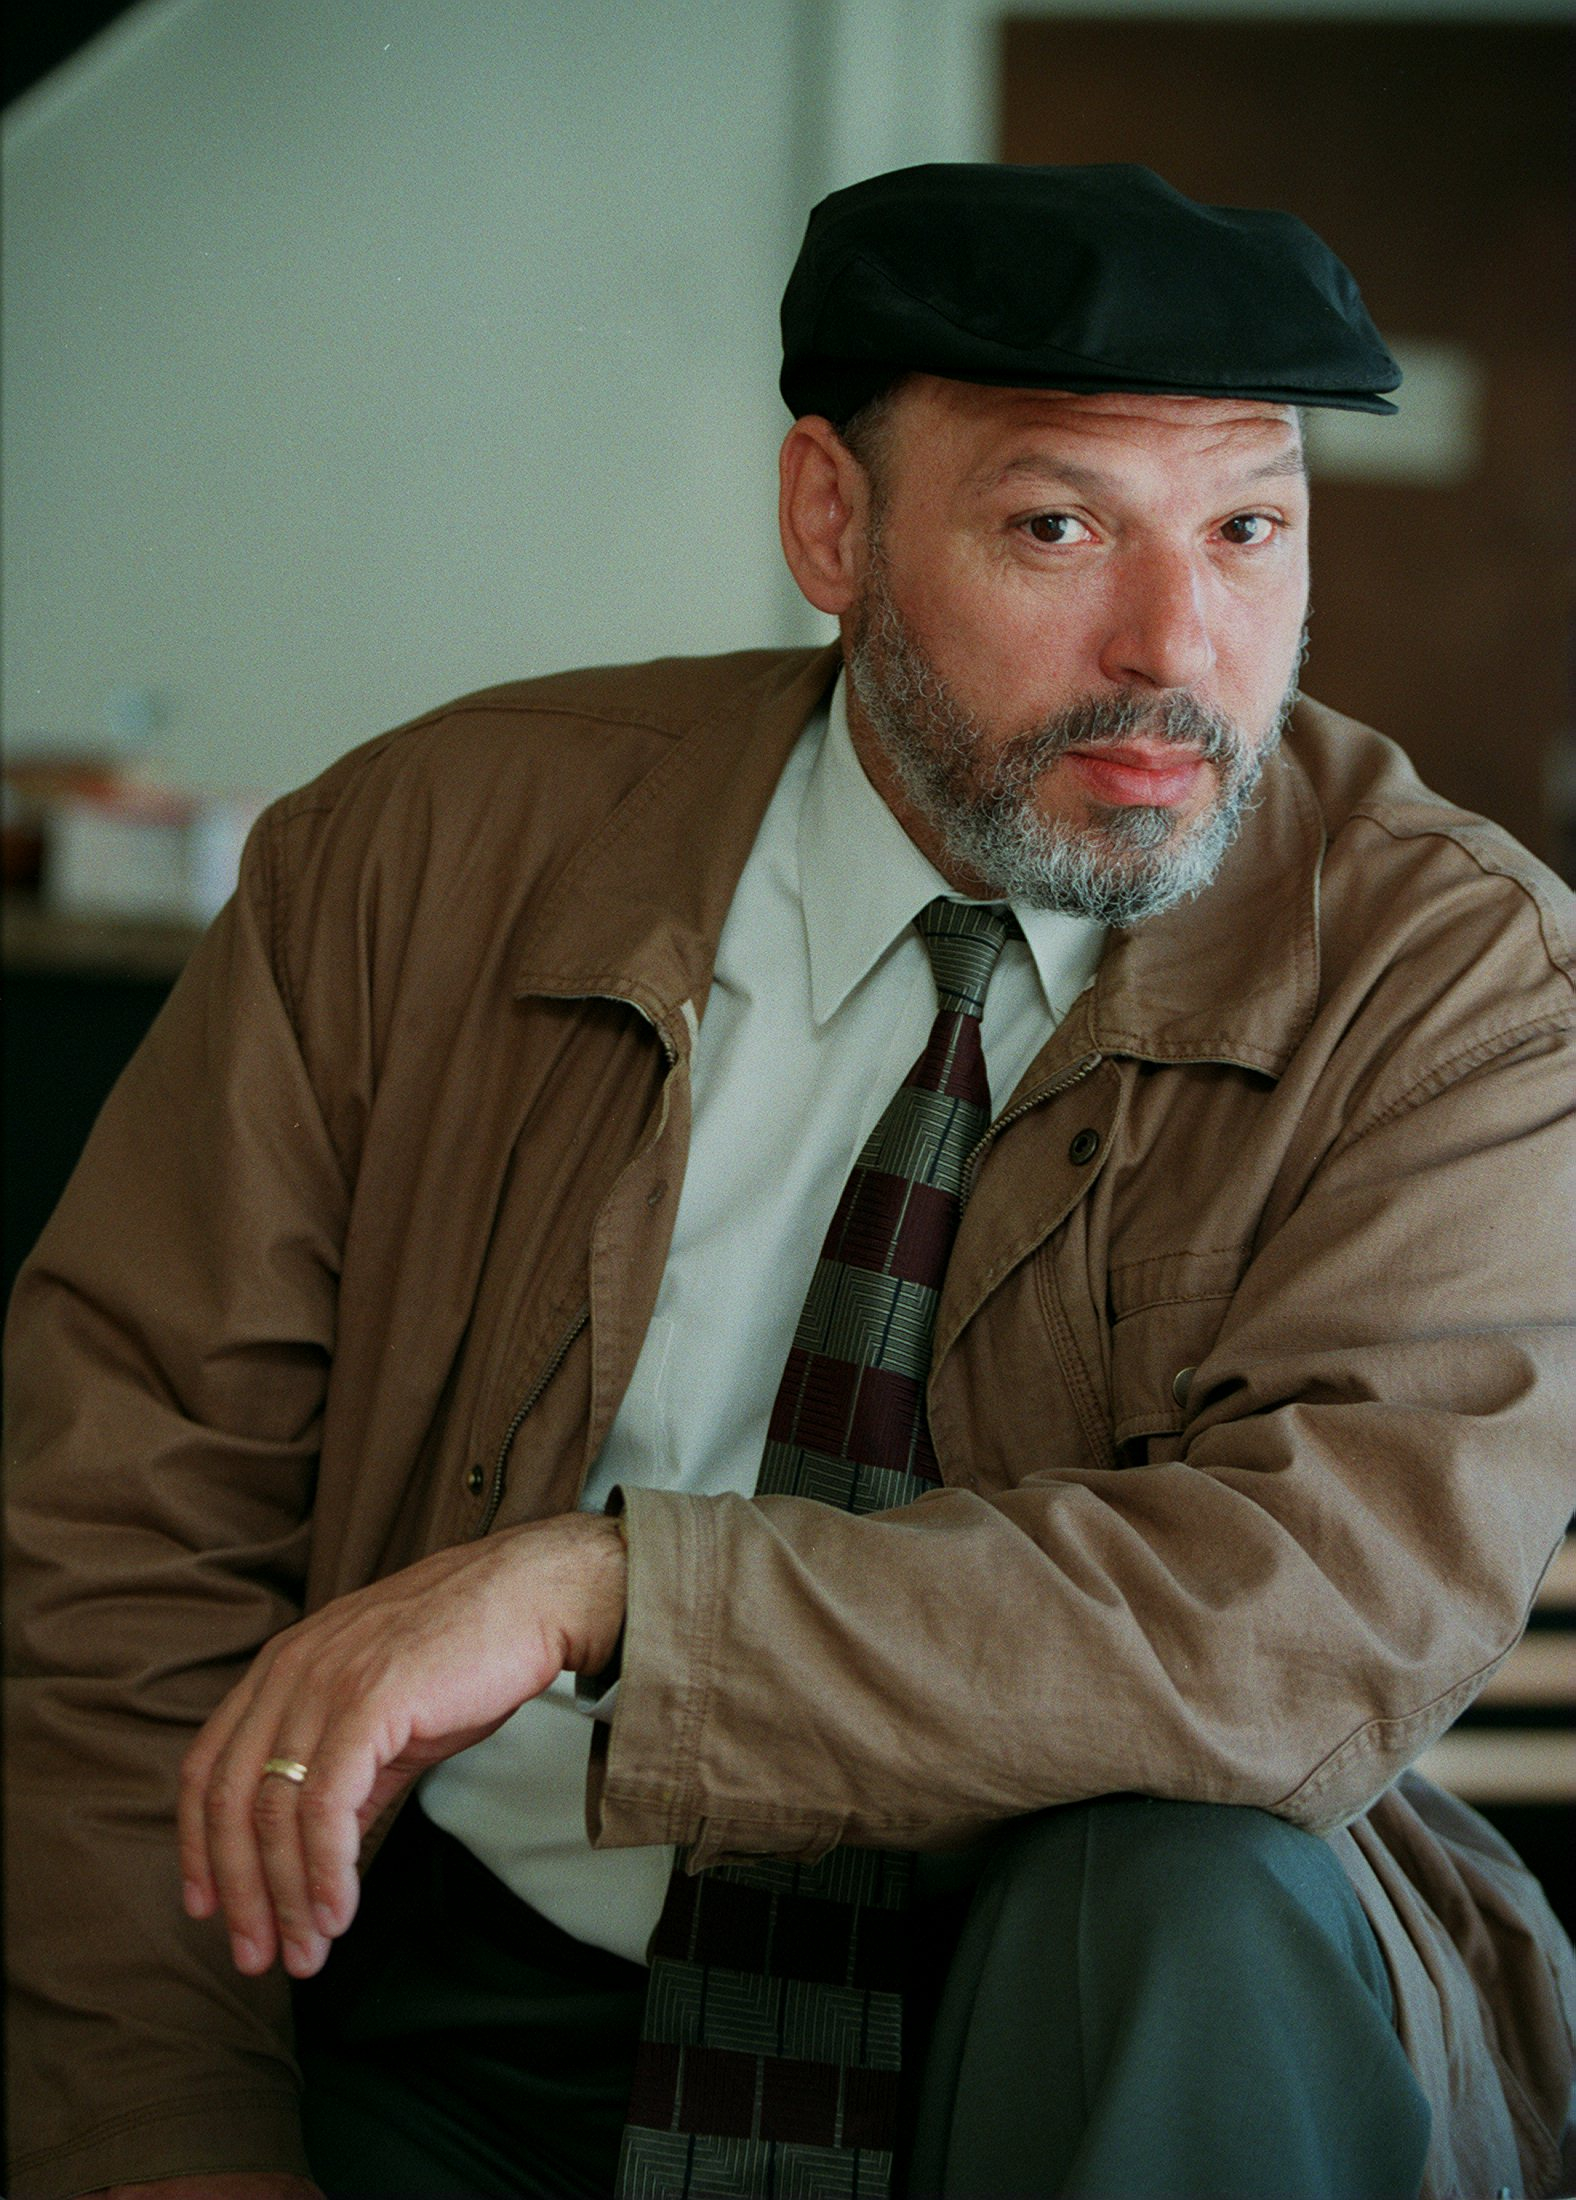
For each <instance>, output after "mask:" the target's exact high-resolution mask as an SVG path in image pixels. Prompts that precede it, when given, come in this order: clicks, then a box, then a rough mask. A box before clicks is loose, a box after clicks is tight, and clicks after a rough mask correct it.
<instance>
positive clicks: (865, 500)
mask: <svg viewBox="0 0 1576 2200" xmlns="http://www.w3.org/2000/svg"><path fill="white" fill-rule="evenodd" d="M778 473H779V475H780V478H781V491H780V494H779V497H778V504H777V515H778V524H779V526H780V527H781V529H782V538H783V556H784V557H785V558H786V559H787V560H788V570H789V571H790V572H791V573H792V575H793V577H794V579H795V580H796V581H797V582H798V583H799V586H800V589H801V590H802V591H803V593H804V594H805V595H806V596H807V597H808V598H809V600H810V602H811V603H813V604H814V606H815V608H816V610H817V611H827V612H830V613H831V615H832V617H833V618H834V619H835V618H841V616H842V614H843V613H844V612H845V611H847V610H849V609H850V607H851V606H852V605H853V604H854V603H855V602H856V601H857V600H858V596H859V591H860V588H861V586H862V585H863V581H864V574H865V558H866V550H867V546H868V542H869V524H870V484H869V481H868V480H867V478H866V475H865V470H864V468H863V467H862V466H861V465H860V463H859V461H858V459H857V458H855V456H854V454H853V452H852V451H851V450H850V449H849V448H848V445H847V444H846V443H845V442H844V441H843V439H842V437H841V436H840V435H839V434H838V432H837V430H836V429H835V428H834V427H833V426H832V423H831V422H830V421H829V420H823V419H822V418H821V416H820V414H819V413H808V414H806V416H805V417H804V419H802V420H796V421H795V422H794V424H793V426H792V427H791V428H790V429H789V430H788V433H787V435H786V436H785V437H784V439H783V447H782V453H781V456H780V458H779V460H778Z"/></svg>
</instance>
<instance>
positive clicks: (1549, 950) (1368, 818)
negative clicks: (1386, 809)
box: [1331, 801, 1576, 993]
mask: <svg viewBox="0 0 1576 2200" xmlns="http://www.w3.org/2000/svg"><path fill="white" fill-rule="evenodd" d="M1347 817H1348V821H1349V822H1351V821H1356V820H1359V819H1360V820H1361V821H1362V822H1364V823H1365V824H1369V825H1372V827H1373V828H1374V830H1375V832H1379V833H1383V834H1384V835H1385V837H1386V839H1388V840H1392V841H1395V842H1397V843H1401V842H1405V841H1410V840H1447V841H1449V843H1450V844H1451V846H1452V847H1453V848H1458V849H1459V850H1460V851H1461V853H1462V855H1464V856H1465V857H1466V859H1467V861H1468V862H1469V863H1471V864H1472V865H1473V866H1474V867H1475V868H1476V869H1477V870H1478V871H1479V872H1480V873H1481V874H1482V876H1483V877H1484V878H1494V879H1503V880H1504V882H1505V884H1506V885H1507V886H1513V887H1516V888H1517V889H1518V890H1519V891H1520V892H1521V893H1522V894H1523V895H1525V897H1526V899H1527V900H1528V901H1529V902H1530V903H1531V905H1532V908H1533V911H1534V913H1535V915H1536V918H1537V924H1538V935H1539V937H1540V938H1541V940H1542V942H1543V951H1544V953H1545V954H1546V955H1547V956H1548V959H1549V963H1550V965H1551V967H1552V968H1553V969H1554V970H1556V971H1558V973H1559V974H1560V976H1561V977H1562V978H1563V979H1564V980H1565V982H1566V984H1567V985H1568V986H1569V987H1570V988H1571V989H1572V991H1573V993H1576V968H1573V962H1572V951H1571V948H1570V946H1569V944H1568V942H1567V941H1566V939H1565V937H1564V933H1563V928H1562V927H1561V926H1560V924H1559V921H1558V917H1557V914H1556V910H1555V906H1554V902H1553V900H1552V898H1551V897H1550V896H1549V895H1548V894H1547V893H1545V892H1544V891H1543V890H1542V885H1541V881H1540V880H1539V879H1538V877H1537V875H1536V873H1535V872H1533V871H1527V870H1523V869H1521V868H1519V867H1517V866H1516V865H1513V864H1511V863H1508V862H1504V861H1496V860H1494V856H1493V854H1492V852H1491V851H1490V850H1489V849H1488V848H1486V847H1485V846H1484V845H1483V839H1484V834H1485V832H1488V831H1492V830H1494V828H1493V827H1492V824H1491V822H1490V821H1489V820H1487V819H1483V820H1480V821H1477V822H1464V823H1461V824H1455V823H1448V822H1446V821H1445V820H1444V819H1442V818H1433V819H1429V820H1427V821H1421V820H1420V821H1419V822H1418V823H1417V824H1415V825H1405V824H1403V823H1401V821H1400V820H1399V819H1397V818H1393V817H1386V816H1385V815H1384V814H1383V813H1382V812H1381V811H1380V810H1379V809H1378V808H1377V807H1375V805H1374V804H1373V803H1371V802H1367V801H1363V802H1358V803H1355V804H1354V805H1353V807H1352V808H1351V810H1350V811H1349V812H1348V813H1347ZM1331 837H1332V839H1333V838H1334V835H1333V834H1332V836H1331ZM1511 845H1512V846H1516V845H1517V844H1516V843H1514V842H1512V843H1511ZM1532 860H1533V861H1534V862H1536V859H1535V858H1533V859H1532Z"/></svg>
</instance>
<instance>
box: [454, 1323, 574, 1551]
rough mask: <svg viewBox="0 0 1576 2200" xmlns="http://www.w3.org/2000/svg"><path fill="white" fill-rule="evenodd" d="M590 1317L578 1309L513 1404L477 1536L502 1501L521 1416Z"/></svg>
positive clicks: (521, 1419) (544, 1385)
mask: <svg viewBox="0 0 1576 2200" xmlns="http://www.w3.org/2000/svg"><path fill="white" fill-rule="evenodd" d="M590 1319H591V1309H590V1307H589V1306H583V1307H582V1308H581V1309H580V1312H579V1313H578V1314H577V1315H576V1316H575V1319H574V1322H573V1324H572V1326H571V1327H570V1328H568V1329H566V1330H565V1331H564V1334H563V1335H562V1336H561V1337H560V1338H559V1340H558V1345H557V1348H556V1350H555V1351H554V1353H553V1356H552V1358H551V1359H550V1360H549V1361H548V1363H547V1365H546V1366H545V1367H544V1368H543V1370H542V1372H541V1374H540V1375H538V1376H537V1378H536V1381H535V1382H534V1383H533V1384H532V1385H531V1388H530V1390H529V1391H528V1392H527V1393H526V1396H525V1398H524V1399H523V1400H522V1401H521V1403H520V1404H519V1405H517V1406H516V1407H515V1409H514V1418H513V1419H512V1420H511V1421H510V1423H509V1426H508V1427H507V1428H506V1429H505V1430H504V1432H503V1441H502V1442H501V1443H500V1444H499V1446H498V1456H497V1458H496V1459H495V1460H494V1461H493V1471H492V1488H491V1489H490V1490H489V1491H488V1492H487V1509H486V1511H485V1512H484V1513H483V1514H482V1517H481V1521H480V1523H479V1524H478V1526H477V1529H476V1533H477V1534H478V1535H479V1536H482V1535H485V1534H486V1533H487V1531H488V1529H489V1528H490V1527H491V1526H492V1524H493V1522H494V1521H495V1520H496V1519H497V1517H498V1507H499V1506H500V1505H501V1504H502V1503H503V1486H504V1480H505V1477H506V1475H507V1473H508V1469H509V1452H510V1450H511V1448H512V1446H513V1444H514V1440H515V1437H516V1436H517V1435H518V1433H519V1429H520V1423H521V1422H522V1421H523V1420H524V1419H525V1417H526V1415H527V1414H528V1413H529V1412H530V1410H531V1408H532V1407H533V1406H534V1405H535V1404H536V1401H537V1399H538V1398H540V1397H541V1395H542V1392H543V1391H544V1390H545V1389H546V1388H547V1386H548V1384H549V1383H550V1382H551V1381H552V1379H553V1377H554V1376H555V1375H556V1374H557V1373H558V1370H559V1369H560V1367H562V1365H563V1363H564V1359H565V1356H566V1355H567V1353H568V1351H569V1347H570V1346H571V1345H572V1344H573V1343H574V1341H575V1339H576V1337H578V1336H579V1334H580V1332H581V1330H582V1329H584V1327H585V1325H586V1323H587V1322H588V1321H589V1320H590Z"/></svg>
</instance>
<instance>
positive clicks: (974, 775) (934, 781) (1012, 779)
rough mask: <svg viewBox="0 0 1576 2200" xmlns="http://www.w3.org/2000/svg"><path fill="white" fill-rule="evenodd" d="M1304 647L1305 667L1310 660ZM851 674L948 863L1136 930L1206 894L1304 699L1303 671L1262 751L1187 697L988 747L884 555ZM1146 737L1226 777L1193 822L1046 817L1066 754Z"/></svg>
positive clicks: (1110, 708)
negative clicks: (1045, 790)
mask: <svg viewBox="0 0 1576 2200" xmlns="http://www.w3.org/2000/svg"><path fill="white" fill-rule="evenodd" d="M1301 661H1302V659H1301V652H1299V655H1298V661H1297V669H1300V666H1301ZM848 671H849V679H850V682H851V684H852V686H853V690H854V693H855V695H856V696H857V697H858V698H859V703H860V707H861V709H862V710H863V711H864V714H865V717H866V719H867V720H868V722H869V724H870V727H871V730H872V731H873V733H874V734H875V736H876V739H877V740H878V741H879V742H880V744H881V748H882V751H883V753H884V754H885V756H886V758H887V760H888V762H889V763H890V764H891V766H892V769H893V772H894V773H895V775H896V778H897V781H898V784H899V786H900V787H901V788H902V790H903V792H904V794H905V795H906V796H907V797H908V799H909V801H910V802H911V803H912V804H913V806H914V808H915V809H916V810H917V811H918V813H919V815H920V816H921V817H922V818H923V819H924V820H925V822H926V824H927V825H929V826H930V827H931V829H932V831H933V832H934V833H935V834H936V835H937V837H938V838H939V840H940V842H941V849H942V853H943V855H944V857H945V858H946V860H947V863H948V865H949V867H951V868H955V869H958V870H960V871H965V872H968V873H971V874H972V875H973V876H974V877H975V878H977V879H978V880H980V881H981V883H982V884H983V886H984V887H985V890H986V892H987V893H988V894H989V895H991V896H995V897H999V898H1000V899H1002V900H1003V901H1016V902H1020V903H1022V904H1023V905H1024V906H1025V907H1027V908H1032V909H1055V910H1059V911H1060V912H1061V913H1062V914H1063V915H1065V916H1070V917H1087V918H1090V919H1092V920H1093V921H1094V922H1095V923H1096V924H1104V925H1112V926H1128V925H1134V924H1138V923H1141V922H1142V921H1143V919H1145V918H1146V917H1153V916H1157V915H1158V914H1159V913H1160V911H1161V910H1163V909H1170V908H1172V907H1173V906H1174V905H1175V904H1176V903H1177V902H1179V901H1183V900H1186V899H1187V898H1188V897H1189V896H1190V895H1193V894H1197V893H1199V892H1200V891H1201V890H1202V889H1203V888H1204V887H1206V886H1207V885H1208V884H1209V883H1210V881H1211V879H1213V877H1214V876H1215V873H1216V872H1217V871H1218V870H1219V868H1220V863H1221V858H1222V857H1223V856H1224V855H1225V853H1226V850H1227V849H1228V848H1229V847H1230V846H1231V843H1232V841H1233V840H1234V839H1235V838H1236V836H1237V833H1238V831H1239V829H1240V827H1241V824H1242V820H1243V818H1244V817H1245V816H1246V815H1247V813H1248V811H1249V809H1250V808H1251V807H1252V801H1253V796H1254V792H1255V789H1256V788H1257V786H1258V783H1259V779H1260V776H1261V774H1262V772H1263V769H1264V765H1265V763H1266V761H1267V759H1268V758H1269V757H1270V755H1271V754H1272V753H1273V751H1274V749H1275V746H1276V743H1277V742H1278V741H1279V740H1280V736H1281V732H1282V729H1283V727H1284V726H1285V723H1286V720H1287V718H1288V717H1289V716H1290V713H1291V708H1292V705H1293V704H1294V703H1295V701H1296V699H1297V676H1296V669H1294V671H1293V674H1292V680H1291V684H1290V686H1289V687H1288V688H1287V691H1286V694H1285V696H1284V697H1283V698H1282V701H1281V704H1280V708H1279V710H1278V711H1277V713H1276V716H1275V720H1274V723H1273V724H1272V726H1271V727H1270V730H1269V733H1268V735H1267V736H1266V738H1265V739H1264V740H1263V741H1262V742H1261V743H1259V744H1258V746H1257V747H1254V746H1253V745H1252V744H1251V743H1249V742H1248V741H1247V740H1246V739H1245V737H1244V736H1243V734H1242V733H1241V732H1240V731H1239V729H1238V728H1237V727H1236V726H1235V725H1233V724H1232V722H1231V720H1230V719H1229V718H1224V717H1222V716H1221V715H1220V714H1219V713H1218V712H1216V711H1208V710H1205V709H1204V707H1203V706H1202V705H1201V704H1199V703H1197V702H1195V701H1194V699H1193V698H1192V696H1190V695H1187V694H1184V693H1180V692H1178V693H1173V694H1169V695H1167V696H1165V697H1163V698H1156V697H1154V696H1152V695H1142V694H1136V693H1133V692H1132V691H1128V692H1127V693H1124V694H1118V695H1114V696H1107V697H1100V696H1086V697H1082V698H1080V699H1079V700H1078V701H1076V702H1074V703H1072V704H1070V705H1069V706H1068V707H1067V708H1066V709H1064V710H1060V711H1058V712H1056V713H1055V715H1054V716H1052V717H1050V718H1047V719H1046V720H1045V721H1044V722H1043V723H1042V724H1040V725H1037V726H1032V727H1030V728H1028V729H1027V730H1026V731H1024V732H1021V733H1015V734H1009V735H1008V736H1007V737H1006V738H1005V739H1004V740H1002V741H1001V742H1000V744H999V746H993V740H992V736H991V735H990V733H989V732H988V731H987V730H986V728H985V727H984V725H983V724H982V723H981V721H980V720H979V718H978V717H976V716H975V714H974V713H973V712H971V711H968V710H965V709H964V707H963V705H962V704H961V703H960V702H959V701H958V699H957V697H956V696H955V695H954V694H953V693H952V690H951V689H950V688H949V687H948V686H947V683H946V681H945V680H944V679H943V678H942V676H941V674H940V673H939V672H938V671H937V669H936V667H935V665H934V664H933V663H932V662H931V660H930V659H929V657H927V656H926V654H925V652H924V650H923V649H922V648H921V647H920V645H919V643H918V642H917V641H916V640H915V638H914V636H913V634H912V633H911V632H910V631H909V629H908V627H907V626H906V625H905V624H904V622H903V618H902V615H901V613H900V612H899V611H898V608H897V605H896V604H895V603H894V602H893V601H892V597H891V593H890V591H889V589H888V587H887V584H886V576H885V572H884V570H883V568H882V564H881V560H880V553H879V549H878V550H877V551H876V554H875V557H874V559H873V561H872V565H871V573H870V583H869V587H868V589H867V591H866V595H865V600H864V602H863V604H862V605H861V607H860V614H859V621H858V625H857V627H856V629H855V632H854V638H853V646H852V648H851V650H850V653H849V665H848ZM1137 734H1142V735H1143V736H1144V737H1145V738H1147V739H1149V740H1156V739H1158V740H1164V741H1174V742H1176V743H1178V744H1179V745H1185V746H1187V747H1189V748H1191V749H1192V750H1194V751H1195V752H1196V753H1197V754H1198V755H1199V756H1201V757H1202V758H1203V759H1204V760H1205V761H1206V762H1207V763H1209V764H1212V765H1213V766H1214V767H1215V769H1216V771H1217V773H1218V774H1219V779H1220V786H1219V791H1218V793H1217V794H1216V796H1215V799H1214V801H1213V803H1212V804H1211V805H1210V807H1209V808H1208V809H1207V810H1205V811H1204V812H1203V813H1202V814H1201V815H1200V816H1198V817H1196V818H1194V819H1192V820H1191V821H1189V822H1188V823H1186V824H1182V823H1179V822H1178V820H1177V819H1176V818H1175V816H1174V815H1173V813H1172V812H1171V811H1170V810H1168V809H1165V808H1163V807H1161V806H1159V805H1154V806H1150V805H1147V804H1131V805H1130V804H1126V803H1121V804H1115V803H1103V802H1101V803H1095V802H1092V803H1091V804H1090V818H1089V821H1088V822H1087V823H1083V824H1079V825H1073V824H1069V823H1067V822H1065V821H1061V820H1058V821H1050V820H1047V819H1046V818H1044V817H1042V816H1041V815H1040V813H1039V811H1038V810H1037V808H1036V807H1035V800H1034V797H1035V790H1036V788H1037V787H1038V785H1039V783H1040V780H1041V779H1042V777H1043V776H1044V774H1045V773H1046V771H1047V770H1048V769H1049V768H1050V766H1051V765H1052V764H1054V763H1055V762H1056V760H1057V758H1058V757H1060V756H1063V755H1065V754H1066V752H1067V751H1068V750H1069V749H1071V748H1084V747H1087V746H1088V745H1089V744H1090V743H1092V742H1101V741H1105V742H1112V743H1118V742H1122V741H1126V740H1131V739H1132V738H1133V737H1134V736H1135V735H1137Z"/></svg>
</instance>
